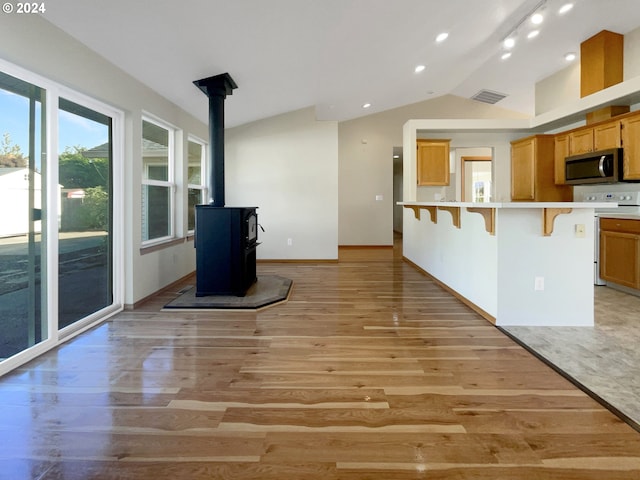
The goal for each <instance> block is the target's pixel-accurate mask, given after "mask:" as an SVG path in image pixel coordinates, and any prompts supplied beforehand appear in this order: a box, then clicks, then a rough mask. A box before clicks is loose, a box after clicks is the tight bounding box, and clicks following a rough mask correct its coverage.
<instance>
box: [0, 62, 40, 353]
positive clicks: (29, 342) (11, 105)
mask: <svg viewBox="0 0 640 480" xmlns="http://www.w3.org/2000/svg"><path fill="white" fill-rule="evenodd" d="M45 104H46V102H45V91H44V90H43V89H41V88H39V87H37V86H35V85H31V84H30V83H27V82H24V81H22V80H19V79H17V78H14V77H12V76H9V75H6V74H4V73H2V72H0V112H1V113H0V134H1V135H2V140H1V143H0V218H1V219H2V220H1V221H0V332H1V336H0V360H1V359H5V358H8V357H11V356H13V355H15V354H17V353H19V352H21V351H23V350H25V349H27V348H29V347H32V346H34V345H36V344H37V343H39V342H41V341H42V340H44V339H46V338H47V335H48V332H47V315H46V298H47V297H46V296H47V290H48V289H47V285H46V281H45V279H46V268H47V252H46V244H47V242H46V222H47V219H48V208H47V204H46V191H45V186H46V181H45V179H46V175H47V162H46V161H43V159H44V158H45V152H44V148H45V145H46V141H45V138H44V135H45V132H46V128H45Z"/></svg>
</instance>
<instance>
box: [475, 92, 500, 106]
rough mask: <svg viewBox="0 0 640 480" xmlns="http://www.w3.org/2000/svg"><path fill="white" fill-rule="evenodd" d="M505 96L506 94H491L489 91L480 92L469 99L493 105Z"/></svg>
mask: <svg viewBox="0 0 640 480" xmlns="http://www.w3.org/2000/svg"><path fill="white" fill-rule="evenodd" d="M506 96H507V95H506V94H504V93H500V92H492V91H491V90H480V91H479V92H478V93H476V94H475V95H474V96H473V97H471V99H472V100H477V101H479V102H484V103H490V104H492V105H493V104H494V103H498V102H499V101H500V100H502V99H503V98H505V97H506Z"/></svg>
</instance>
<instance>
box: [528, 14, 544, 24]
mask: <svg viewBox="0 0 640 480" xmlns="http://www.w3.org/2000/svg"><path fill="white" fill-rule="evenodd" d="M543 20H544V17H543V16H542V14H541V13H534V14H533V15H531V23H533V24H534V25H540V24H541V23H542V21H543Z"/></svg>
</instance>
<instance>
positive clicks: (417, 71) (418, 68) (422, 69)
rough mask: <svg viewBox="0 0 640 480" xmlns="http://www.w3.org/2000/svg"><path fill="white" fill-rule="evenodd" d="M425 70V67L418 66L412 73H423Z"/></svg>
mask: <svg viewBox="0 0 640 480" xmlns="http://www.w3.org/2000/svg"><path fill="white" fill-rule="evenodd" d="M425 68H427V67H425V66H424V65H418V66H417V67H416V68H415V69H414V70H413V71H414V72H416V73H420V72H423V71H424V69H425Z"/></svg>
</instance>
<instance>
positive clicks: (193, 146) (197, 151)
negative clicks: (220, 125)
mask: <svg viewBox="0 0 640 480" xmlns="http://www.w3.org/2000/svg"><path fill="white" fill-rule="evenodd" d="M202 150H203V148H202V145H200V144H199V143H196V142H192V141H191V140H190V141H189V165H188V179H189V181H188V183H189V185H201V184H202V153H203V151H202Z"/></svg>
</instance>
